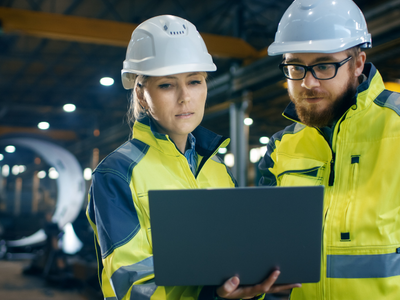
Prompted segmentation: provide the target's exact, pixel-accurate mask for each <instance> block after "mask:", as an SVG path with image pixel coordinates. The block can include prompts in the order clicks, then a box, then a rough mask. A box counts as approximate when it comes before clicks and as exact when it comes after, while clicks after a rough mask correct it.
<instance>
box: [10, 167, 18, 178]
mask: <svg viewBox="0 0 400 300" xmlns="http://www.w3.org/2000/svg"><path fill="white" fill-rule="evenodd" d="M11 173H12V174H13V175H15V176H17V175H18V174H19V166H18V165H14V166H13V167H12V168H11Z"/></svg>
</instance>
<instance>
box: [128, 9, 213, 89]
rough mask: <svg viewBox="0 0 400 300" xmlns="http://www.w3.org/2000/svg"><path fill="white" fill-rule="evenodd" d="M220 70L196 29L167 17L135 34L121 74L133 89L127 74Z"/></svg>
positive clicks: (142, 26) (150, 22) (151, 21)
mask: <svg viewBox="0 0 400 300" xmlns="http://www.w3.org/2000/svg"><path fill="white" fill-rule="evenodd" d="M216 69H217V67H216V66H215V64H214V63H213V60H212V57H211V55H210V54H209V53H208V51H207V47H206V45H205V43H204V41H203V39H202V37H201V36H200V34H199V32H198V31H197V29H196V27H195V26H194V25H193V24H192V23H190V22H189V21H187V20H185V19H182V18H179V17H176V16H170V15H163V16H157V17H154V18H151V19H148V20H146V21H144V22H143V23H141V24H140V25H139V26H138V27H137V28H136V29H135V30H134V31H133V33H132V37H131V40H130V42H129V45H128V49H127V51H126V59H125V60H124V63H123V69H122V71H121V75H122V84H123V86H124V88H125V89H132V88H133V84H134V83H133V82H132V81H130V80H129V78H128V77H129V76H126V73H135V74H139V75H148V76H165V75H172V74H178V73H186V72H209V71H215V70H216Z"/></svg>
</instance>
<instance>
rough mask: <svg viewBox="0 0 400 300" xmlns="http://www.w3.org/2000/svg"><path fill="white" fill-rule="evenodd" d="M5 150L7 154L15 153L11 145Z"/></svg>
mask: <svg viewBox="0 0 400 300" xmlns="http://www.w3.org/2000/svg"><path fill="white" fill-rule="evenodd" d="M5 150H6V152H7V153H14V152H15V146H13V145H8V146H7V147H6V148H5Z"/></svg>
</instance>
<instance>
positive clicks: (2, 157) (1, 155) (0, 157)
mask: <svg viewBox="0 0 400 300" xmlns="http://www.w3.org/2000/svg"><path fill="white" fill-rule="evenodd" d="M3 159H4V155H3V154H1V153H0V161H2V160H3Z"/></svg>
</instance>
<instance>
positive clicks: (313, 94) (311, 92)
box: [299, 90, 329, 98]
mask: <svg viewBox="0 0 400 300" xmlns="http://www.w3.org/2000/svg"><path fill="white" fill-rule="evenodd" d="M327 96H329V93H327V92H320V91H316V90H306V91H303V92H301V93H300V94H299V98H323V97H327Z"/></svg>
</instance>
